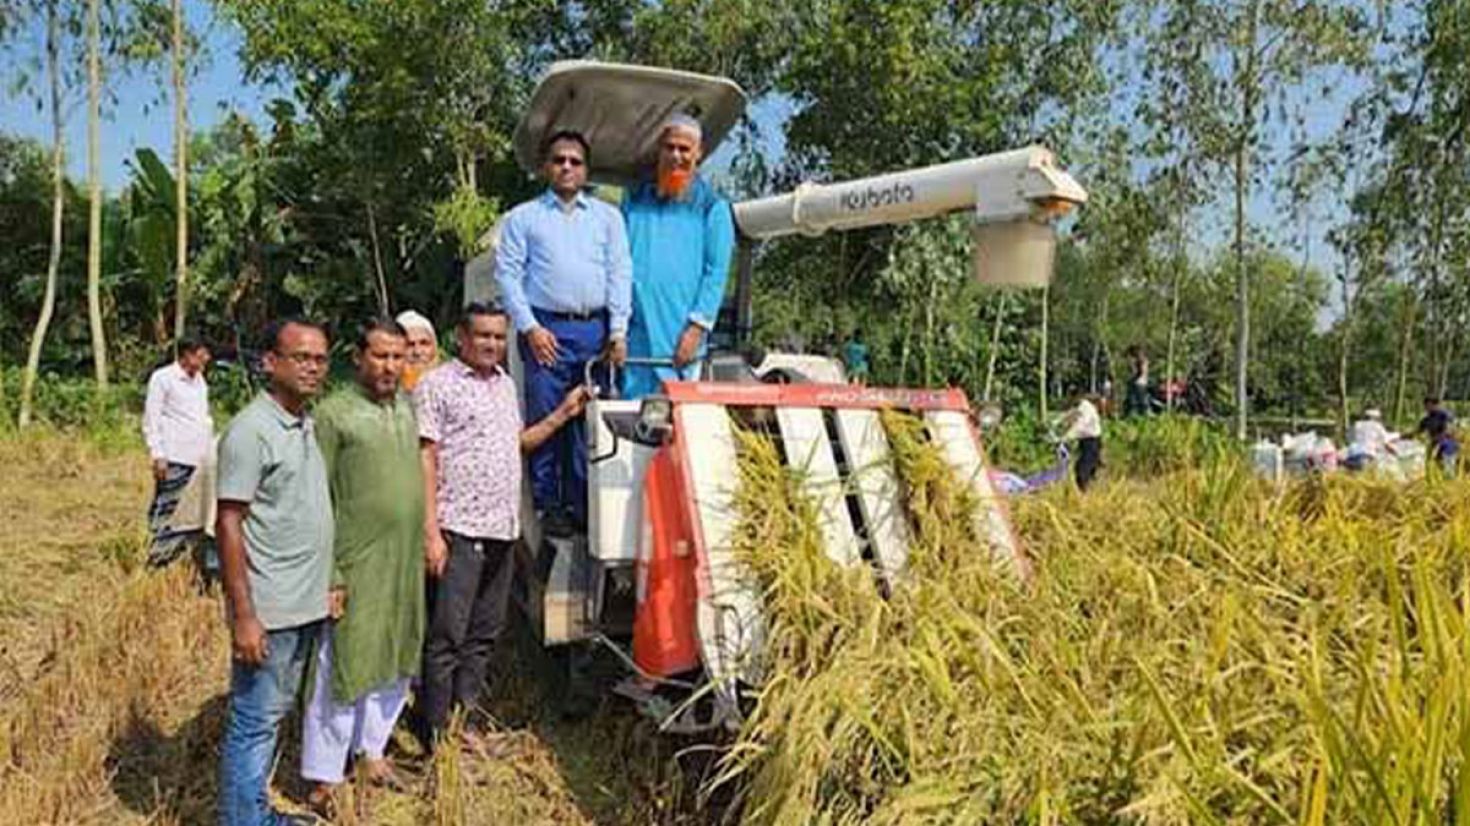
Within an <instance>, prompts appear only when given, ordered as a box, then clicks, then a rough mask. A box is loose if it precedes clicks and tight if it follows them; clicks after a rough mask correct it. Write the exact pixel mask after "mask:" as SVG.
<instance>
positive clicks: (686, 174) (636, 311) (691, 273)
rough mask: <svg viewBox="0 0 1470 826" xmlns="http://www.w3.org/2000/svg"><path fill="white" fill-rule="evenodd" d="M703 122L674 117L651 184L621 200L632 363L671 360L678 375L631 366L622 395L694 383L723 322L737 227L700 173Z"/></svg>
mask: <svg viewBox="0 0 1470 826" xmlns="http://www.w3.org/2000/svg"><path fill="white" fill-rule="evenodd" d="M702 141H703V133H702V131H701V129H700V125H699V121H697V120H695V119H694V118H691V117H689V116H687V115H675V116H674V117H672V118H670V119H669V120H668V122H667V123H665V124H664V127H663V130H662V131H661V132H660V133H659V147H658V160H657V166H656V167H655V169H654V179H653V180H651V181H645V182H643V183H641V184H639V185H637V186H635V187H634V188H633V189H631V190H630V191H629V192H628V194H627V195H626V196H625V197H624V199H623V218H624V220H625V221H626V222H627V225H628V245H629V248H630V249H631V250H632V253H633V320H632V322H631V323H630V324H629V326H628V355H629V356H630V357H634V358H669V357H670V356H672V357H673V359H674V365H675V368H676V369H669V368H666V367H659V368H652V367H646V366H637V365H632V366H629V368H628V371H627V373H626V375H625V378H624V381H623V394H624V395H625V396H627V397H629V398H636V397H639V396H646V395H648V394H649V393H656V392H658V389H659V386H660V385H661V384H662V383H663V381H664V380H665V379H672V378H682V379H693V378H695V377H696V376H697V374H698V366H697V365H696V364H695V362H696V361H697V360H698V359H699V358H700V357H701V356H702V355H703V353H704V350H705V346H706V343H707V342H706V339H707V337H708V335H709V332H710V331H711V330H713V329H714V327H715V322H716V321H717V320H718V318H719V313H720V302H721V301H722V300H723V299H724V295H725V281H726V279H727V278H728V277H729V274H730V254H731V252H732V250H733V249H734V245H735V225H734V221H733V220H732V218H731V216H730V202H729V201H727V200H725V199H724V197H722V196H721V195H720V194H719V193H717V192H716V191H715V188H714V187H713V186H712V185H710V183H709V181H707V180H705V178H704V176H702V175H700V174H699V172H698V167H699V161H700V160H701V159H702V158H703V156H704V149H703V144H702Z"/></svg>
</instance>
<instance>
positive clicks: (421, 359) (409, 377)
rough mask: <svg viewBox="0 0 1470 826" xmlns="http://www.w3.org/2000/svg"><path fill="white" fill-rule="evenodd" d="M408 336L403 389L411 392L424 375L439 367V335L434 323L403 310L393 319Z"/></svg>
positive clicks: (410, 311)
mask: <svg viewBox="0 0 1470 826" xmlns="http://www.w3.org/2000/svg"><path fill="white" fill-rule="evenodd" d="M395 320H396V321H397V322H398V325H399V326H400V327H402V328H403V332H404V334H405V335H406V336H408V352H407V355H406V357H405V358H404V364H403V379H402V381H403V389H404V390H407V391H409V392H410V393H412V392H413V389H414V388H415V387H417V386H418V383H419V379H421V378H423V377H424V374H425V373H428V372H429V371H430V370H433V369H434V368H435V367H437V366H439V334H438V333H436V332H435V331H434V322H432V321H430V320H429V319H428V318H426V317H424V315H423V314H421V313H418V312H415V311H413V310H404V311H403V312H401V313H399V314H398V318H397V319H395Z"/></svg>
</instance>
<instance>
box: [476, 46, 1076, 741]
mask: <svg viewBox="0 0 1470 826" xmlns="http://www.w3.org/2000/svg"><path fill="white" fill-rule="evenodd" d="M745 103H746V100H745V95H744V93H743V92H742V91H741V89H740V87H739V86H737V85H736V84H735V83H734V82H732V81H730V80H729V79H726V78H719V77H709V76H704V75H697V74H691V73H688V72H681V71H673V70H668V69H655V68H649V67H643V66H627V65H616V64H606V63H596V62H583V61H577V62H568V63H558V64H556V65H554V66H553V67H552V68H551V70H550V71H549V72H548V74H547V75H546V77H545V78H543V79H542V81H541V83H540V85H539V86H538V88H537V89H536V92H535V94H534V96H533V98H532V100H531V105H530V108H529V110H528V111H527V113H526V115H525V117H524V119H523V120H522V121H521V123H520V125H519V127H518V129H517V131H516V134H515V148H516V156H517V159H518V160H519V162H520V164H521V166H523V167H524V168H525V169H526V170H527V171H528V172H532V173H534V172H535V170H536V168H537V160H538V159H537V155H538V152H539V149H540V147H541V144H542V141H543V139H544V137H545V136H547V135H550V134H552V133H554V132H555V131H558V130H562V129H572V130H576V131H578V132H581V133H582V134H583V135H585V136H586V137H587V138H588V139H589V141H590V143H591V145H592V146H593V147H594V151H593V152H592V156H591V161H592V166H591V169H590V171H589V178H590V180H591V181H593V182H594V183H601V184H627V183H629V182H631V181H633V180H635V179H636V177H637V175H638V174H639V172H640V171H642V170H644V169H646V168H648V166H650V165H651V163H652V159H653V157H654V154H655V150H656V144H657V140H658V134H657V130H658V128H659V126H660V125H661V124H663V123H664V122H665V120H666V119H667V118H668V117H669V116H670V115H672V114H675V113H683V114H687V115H690V116H692V117H695V118H697V119H698V120H699V121H700V123H701V125H702V127H703V132H704V142H705V154H706V157H708V156H709V155H710V154H712V153H713V152H714V150H715V148H716V147H717V146H718V145H719V143H720V142H721V140H722V139H723V138H724V137H725V135H726V134H727V133H728V132H729V131H730V129H731V127H732V126H734V124H735V123H736V121H737V120H738V119H739V117H740V115H741V113H742V112H743V110H744V107H745ZM1086 198H1087V194H1086V192H1085V191H1084V190H1083V189H1082V188H1081V187H1080V186H1079V185H1078V184H1077V182H1076V181H1074V180H1073V179H1072V178H1071V177H1070V176H1069V175H1068V174H1067V173H1066V172H1064V171H1063V170H1061V169H1060V168H1058V167H1057V166H1056V164H1055V162H1054V160H1053V157H1052V154H1051V153H1050V152H1048V151H1047V150H1045V149H1043V148H1040V147H1028V148H1025V149H1018V150H1015V151H1011V152H1003V153H999V154H995V155H987V156H984V157H980V158H972V159H968V160H960V161H956V162H953V163H946V164H941V165H938V166H931V167H926V168H923V169H914V170H907V171H901V172H894V173H890V174H885V175H879V176H876V177H872V178H865V179H861V180H856V181H850V182H846V183H832V184H815V183H810V184H803V185H801V186H798V187H797V188H796V189H795V190H793V191H792V192H789V193H786V194H784V195H776V196H771V197H766V198H759V199H755V200H750V201H743V202H740V203H736V204H734V206H733V211H734V219H735V224H736V227H737V229H738V232H739V237H740V247H739V250H738V253H737V256H736V262H737V273H736V276H735V280H736V284H735V290H734V293H735V313H734V316H735V319H734V327H735V336H734V337H735V340H736V341H737V342H740V343H744V341H745V339H746V338H747V337H748V335H749V331H750V327H751V315H750V313H751V269H752V266H753V262H754V255H753V251H754V247H755V246H756V245H757V244H759V243H761V242H762V241H765V240H767V239H771V238H776V237H780V236H785V235H792V234H802V235H817V234H820V233H822V232H826V231H829V230H847V229H855V228H860V227H870V226H877V225H882V224H895V223H901V222H908V221H914V220H920V219H923V218H929V217H934V216H938V215H942V214H946V213H952V212H957V211H960V210H969V211H972V213H973V221H974V223H973V247H974V249H973V257H974V261H973V263H974V269H975V275H976V278H978V279H979V280H980V281H982V282H984V283H987V284H994V285H1000V286H1041V285H1044V284H1046V283H1047V282H1048V281H1049V280H1050V278H1051V270H1052V262H1053V257H1054V251H1055V245H1056V230H1055V227H1054V222H1055V220H1056V219H1057V218H1058V217H1059V216H1061V215H1063V214H1065V213H1066V212H1067V211H1068V210H1069V209H1071V208H1072V207H1075V206H1076V205H1078V204H1081V203H1083V202H1085V200H1086ZM492 272H493V249H492V250H491V251H490V252H488V253H486V254H485V255H482V256H480V257H479V258H477V259H475V260H474V261H472V262H471V263H470V265H469V266H468V267H467V270H466V300H472V299H480V298H486V297H492V296H493V295H494V279H493V275H492ZM510 353H511V361H512V363H511V370H512V373H513V374H515V375H516V376H517V379H519V376H520V372H519V371H520V365H519V364H518V363H517V358H516V348H514V347H512V348H510ZM703 373H704V375H703V379H704V380H701V381H696V382H666V383H665V384H664V386H663V389H662V393H660V394H659V395H656V396H650V397H647V398H643V399H635V400H622V399H617V398H599V399H596V400H594V401H592V402H590V403H589V404H588V405H587V408H586V413H585V416H586V420H585V423H586V433H587V438H588V442H589V445H588V457H589V458H588V463H589V466H588V473H587V484H588V491H587V494H588V502H589V513H588V525H587V532H586V533H585V535H580V536H575V537H569V538H561V537H550V536H545V535H543V533H542V531H541V530H540V525H538V524H537V523H536V519H535V513H534V511H533V509H532V508H531V504H530V494H529V491H527V492H526V493H525V494H524V499H523V503H522V513H523V516H524V523H523V524H524V525H525V542H524V543H523V544H522V548H521V555H520V562H521V564H520V566H519V567H520V570H519V577H518V583H519V585H518V588H517V594H518V597H519V599H520V603H521V605H522V607H523V609H524V610H525V612H526V615H527V616H528V617H529V618H530V619H531V621H532V624H533V625H534V627H535V631H536V634H537V636H538V637H539V638H540V640H541V641H542V643H543V644H544V645H547V646H570V645H583V646H586V645H589V644H590V645H606V646H607V647H608V648H609V649H610V650H613V651H616V652H618V654H619V656H620V657H621V658H622V660H623V662H624V663H626V664H627V666H628V667H629V671H630V672H631V674H630V676H629V677H628V679H626V680H624V681H623V682H622V683H621V684H620V685H619V686H618V691H619V693H622V694H624V695H626V696H629V697H632V698H633V699H634V700H636V701H638V702H639V703H640V704H641V705H642V706H643V707H644V709H645V710H647V711H650V712H651V713H653V714H655V715H656V716H658V717H659V718H660V721H661V724H662V725H663V726H664V727H665V728H668V729H674V730H685V731H687V730H694V729H699V728H704V727H708V726H721V725H725V726H728V725H734V724H736V723H737V722H738V721H739V719H740V710H739V709H740V698H741V692H742V690H743V689H744V688H745V687H748V686H750V685H754V684H757V683H758V682H759V678H760V675H759V662H760V649H761V645H762V639H763V630H764V623H763V618H762V613H761V595H760V593H759V590H758V587H757V586H756V584H755V583H754V582H752V580H751V578H750V577H749V576H748V575H747V573H746V571H745V570H744V568H743V565H742V562H741V560H740V559H738V558H737V557H736V555H735V554H734V552H733V551H732V549H731V541H730V539H731V532H732V530H733V528H734V527H735V524H734V523H735V514H734V509H733V503H732V500H733V495H734V486H735V484H736V480H737V479H738V473H737V467H736V462H737V456H736V443H735V436H734V433H735V431H734V427H735V426H736V424H735V422H736V421H737V420H745V421H762V422H766V423H767V424H766V426H767V428H768V429H769V430H770V431H771V432H772V435H773V436H776V437H777V438H778V440H779V442H780V444H781V450H782V454H783V455H784V456H785V457H786V461H788V462H789V463H791V464H793V465H798V466H800V467H801V469H802V470H803V471H804V476H803V478H804V479H805V485H806V486H807V489H808V492H809V493H810V494H811V496H812V499H813V501H814V502H815V503H817V505H818V508H819V512H820V514H821V519H822V530H823V533H824V536H825V539H826V551H827V554H828V555H829V556H830V558H831V559H832V560H833V561H834V562H836V563H837V564H841V565H861V566H868V567H870V568H871V569H872V572H873V575H874V576H875V577H879V578H881V579H883V580H884V581H885V582H886V583H888V584H889V585H890V586H897V585H898V584H899V581H900V580H901V578H902V574H903V569H904V563H905V558H906V556H907V549H908V542H909V535H910V531H911V528H910V526H909V524H908V521H907V519H908V518H907V516H906V514H905V513H904V509H903V507H902V504H901V501H902V500H901V496H900V489H899V481H898V480H897V479H896V478H895V477H894V474H893V471H892V469H891V468H892V465H891V462H890V461H889V460H888V451H889V445H888V440H887V436H886V434H885V432H884V429H883V427H882V425H881V423H880V420H879V411H880V410H882V409H884V408H898V409H903V410H907V411H911V412H914V413H916V414H918V415H921V416H922V417H923V419H924V421H925V422H926V423H927V426H928V431H929V436H930V438H931V439H932V441H933V442H934V443H935V444H937V445H940V446H941V447H942V449H943V451H944V455H945V456H946V457H947V458H948V460H949V461H950V463H951V464H952V466H953V467H954V469H955V470H956V472H957V473H958V474H959V476H960V478H962V479H966V480H968V481H969V483H970V484H971V485H973V487H974V491H975V493H976V494H977V497H978V500H979V502H980V503H981V507H980V509H979V510H978V513H977V521H978V522H979V524H978V525H977V528H978V529H979V532H980V534H981V535H982V536H985V537H988V538H989V540H990V542H991V546H992V548H993V550H994V553H995V555H996V559H997V561H998V563H1000V564H1004V565H1009V566H1012V567H1013V568H1014V569H1015V570H1016V571H1017V572H1018V574H1020V575H1025V573H1026V570H1027V561H1026V557H1025V555H1024V553H1023V551H1022V549H1021V547H1020V545H1019V543H1018V542H1017V541H1016V538H1015V536H1014V534H1013V533H1012V531H1011V528H1010V524H1009V521H1008V519H1007V516H1006V511H1005V508H1004V503H1003V501H1002V499H1001V498H1000V496H999V495H998V494H997V492H996V491H995V490H994V489H993V487H992V485H991V482H990V478H989V476H988V474H987V473H986V469H985V458H984V454H983V452H982V451H981V447H980V441H979V434H978V433H977V432H976V430H975V428H974V427H973V425H972V422H971V419H970V416H969V407H968V403H967V400H966V398H965V396H964V394H963V393H962V392H961V391H959V390H955V389H947V390H928V389H902V388H895V389H883V388H871V387H862V386H855V385H849V384H846V383H845V381H844V377H843V375H842V369H841V367H840V366H838V365H837V364H836V363H835V362H833V361H832V360H830V359H826V358H821V357H816V356H803V355H795V354H775V353H773V354H768V355H766V356H764V357H763V358H762V360H761V361H760V363H758V364H753V365H752V364H748V363H747V362H746V360H745V358H743V357H741V356H739V355H735V354H726V355H721V354H718V353H716V354H715V355H713V356H711V357H710V358H709V359H707V360H706V362H705V364H704V371H703ZM778 376H779V377H780V382H779V383H777V382H773V381H772V379H773V378H775V377H778ZM691 692H692V696H695V697H697V698H700V699H699V701H698V702H683V703H681V702H679V698H680V696H684V697H688V696H691Z"/></svg>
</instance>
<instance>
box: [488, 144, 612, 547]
mask: <svg viewBox="0 0 1470 826" xmlns="http://www.w3.org/2000/svg"><path fill="white" fill-rule="evenodd" d="M542 158H543V165H542V172H543V174H545V176H546V180H547V182H548V183H549V184H550V188H549V189H547V191H546V192H544V193H542V194H541V195H540V196H538V197H537V198H534V199H532V200H530V201H527V202H525V203H523V204H521V205H520V206H517V207H516V208H515V209H513V210H511V211H510V214H509V215H508V216H506V219H505V224H504V227H503V228H502V230H501V236H500V246H499V248H498V249H497V251H496V255H495V277H496V280H497V281H498V282H499V284H500V292H501V295H502V296H503V297H504V301H505V306H506V309H507V310H508V311H509V312H510V316H511V320H512V321H513V322H514V323H515V328H516V331H517V332H519V333H520V340H519V346H520V356H521V361H522V364H524V365H525V383H526V387H525V393H526V419H527V420H528V421H533V422H535V421H540V420H541V419H543V418H545V417H546V416H547V415H548V414H550V413H551V412H552V411H553V410H555V409H556V407H557V405H558V404H560V403H561V401H562V399H563V398H564V397H565V396H566V394H567V391H568V390H569V389H571V388H572V386H574V385H575V384H578V383H580V382H581V381H582V380H583V375H584V372H585V370H586V366H587V363H588V362H589V361H594V360H596V359H598V358H599V357H602V356H604V355H605V356H606V357H607V359H608V360H609V361H610V362H612V363H613V364H615V365H619V366H621V365H622V363H623V360H624V359H625V358H626V357H627V353H628V344H627V341H628V317H629V315H630V314H631V313H632V307H631V301H632V297H631V292H632V286H631V284H632V264H631V262H630V260H629V256H628V236H627V233H626V232H625V231H624V228H623V216H622V215H621V214H619V212H618V211H617V209H616V208H614V207H613V206H611V205H610V204H606V203H604V202H602V201H600V200H597V199H596V198H592V197H589V196H588V195H587V193H585V192H584V191H583V189H584V187H586V185H587V163H588V158H589V147H588V145H587V140H586V139H585V138H583V137H582V135H581V134H579V133H577V132H569V131H563V132H557V133H556V134H554V135H552V136H551V138H550V139H549V140H547V141H546V144H545V145H544V146H543V147H542ZM530 464H531V467H530V470H531V495H532V499H533V500H534V502H535V505H536V510H537V512H538V513H540V514H541V519H542V525H543V527H544V528H545V530H546V531H547V532H548V533H550V534H553V535H558V534H560V535H566V534H569V533H572V532H573V531H575V530H577V529H580V528H582V527H583V526H585V525H586V524H587V440H586V435H585V434H584V433H583V428H582V423H581V422H580V421H577V422H572V423H571V426H569V427H567V428H565V429H563V430H561V431H559V432H558V433H557V434H556V436H555V437H553V438H552V439H550V440H549V441H548V442H546V443H545V444H544V445H542V446H541V447H539V448H537V449H536V450H535V451H534V452H533V453H532V454H531V463H530Z"/></svg>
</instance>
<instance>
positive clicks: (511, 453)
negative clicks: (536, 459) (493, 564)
mask: <svg viewBox="0 0 1470 826" xmlns="http://www.w3.org/2000/svg"><path fill="white" fill-rule="evenodd" d="M414 405H415V407H416V408H417V409H418V420H419V438H420V439H424V440H427V441H431V442H434V443H435V444H437V445H438V446H439V478H438V479H437V480H436V481H435V484H436V492H437V496H436V498H437V500H438V514H439V528H440V530H445V531H452V532H454V533H457V534H460V535H461V536H470V537H474V538H476V539H501V540H513V539H515V538H516V537H517V536H519V535H520V530H521V528H520V522H519V511H520V503H521V407H520V401H519V400H518V399H517V397H516V388H515V382H514V381H513V380H512V379H511V377H510V376H509V375H508V374H506V372H505V371H504V370H503V369H500V368H497V369H496V371H495V372H494V373H493V374H491V375H490V376H481V375H480V374H478V373H476V372H475V371H474V370H473V369H471V368H470V366H469V365H467V364H465V363H464V362H462V361H460V360H459V359H454V360H453V361H450V362H449V363H447V364H444V365H442V366H440V367H438V368H435V369H434V370H433V371H431V372H430V373H429V374H428V375H427V376H425V377H424V378H423V380H422V381H420V382H419V385H418V387H417V388H416V389H415V390H414Z"/></svg>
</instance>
